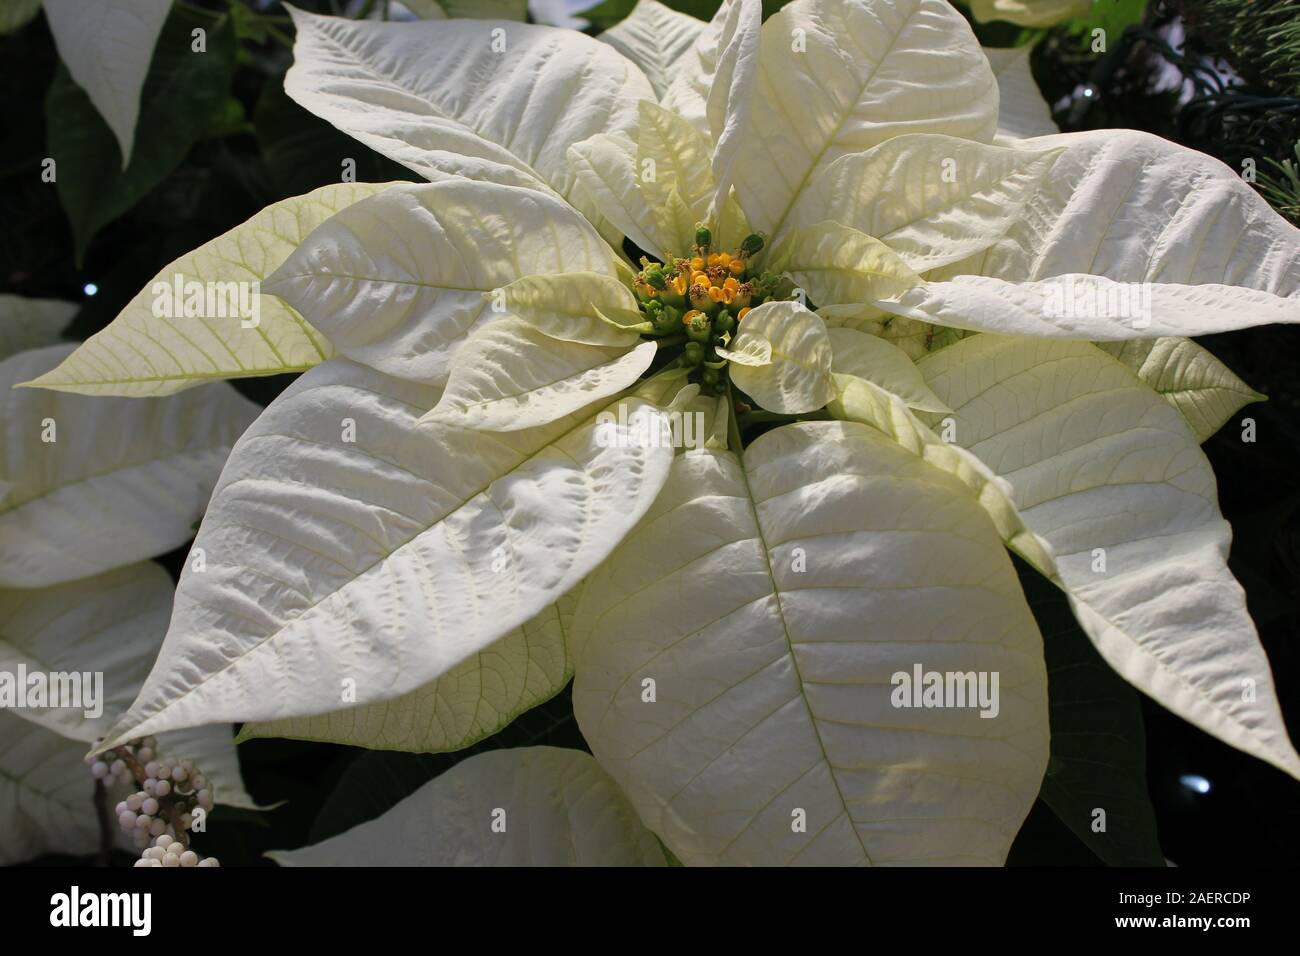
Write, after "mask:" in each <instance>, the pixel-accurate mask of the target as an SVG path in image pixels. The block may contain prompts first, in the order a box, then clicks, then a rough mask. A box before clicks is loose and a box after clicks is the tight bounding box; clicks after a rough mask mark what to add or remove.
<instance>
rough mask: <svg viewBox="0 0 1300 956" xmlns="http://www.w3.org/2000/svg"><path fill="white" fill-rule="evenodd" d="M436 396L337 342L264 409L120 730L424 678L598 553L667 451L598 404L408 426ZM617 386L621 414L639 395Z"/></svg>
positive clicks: (658, 477)
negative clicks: (477, 426) (488, 429)
mask: <svg viewBox="0 0 1300 956" xmlns="http://www.w3.org/2000/svg"><path fill="white" fill-rule="evenodd" d="M437 398H438V392H437V390H436V389H433V388H429V387H427V386H421V385H419V384H417V383H413V382H407V381H402V380H398V379H393V378H389V377H386V376H384V375H382V374H380V373H378V372H375V371H373V370H371V369H368V368H366V367H364V366H361V365H357V364H355V363H352V362H349V361H347V360H343V359H335V360H333V361H331V362H328V363H325V364H324V365H321V366H318V367H317V368H315V369H313V370H312V371H311V372H308V373H307V374H305V375H303V376H302V377H301V378H299V379H298V380H297V381H296V382H294V384H293V385H291V386H290V387H289V388H288V389H287V390H286V391H285V392H284V393H283V394H281V396H280V397H279V398H277V399H276V400H275V402H273V403H272V404H271V405H270V406H269V407H268V408H267V410H266V412H265V413H264V414H263V415H262V417H261V418H259V419H258V421H257V422H256V423H255V424H254V425H253V426H252V427H251V428H250V429H249V430H248V432H247V433H246V434H245V435H244V437H243V438H242V439H241V440H240V442H239V443H238V444H237V445H236V447H235V449H234V450H233V452H232V454H231V458H230V462H229V463H228V464H227V466H226V469H225V471H224V472H223V473H222V477H221V481H220V482H219V483H218V486H217V488H216V490H215V491H214V493H213V497H212V503H211V505H210V506H209V508H208V511H207V514H206V515H205V517H204V521H203V525H202V526H201V527H200V528H199V533H198V537H197V539H196V541H195V549H196V550H197V549H199V548H201V549H203V556H204V559H205V562H206V564H205V568H204V570H202V571H198V570H196V569H195V565H194V562H193V561H191V562H190V563H189V564H188V565H187V567H186V569H185V571H184V573H183V574H182V576H181V580H180V584H179V587H178V589H177V594H176V608H175V611H174V613H173V615H172V621H171V628H170V630H169V632H168V635H167V640H166V642H165V643H164V645H163V649H162V652H161V654H160V655H159V658H158V663H157V665H156V666H155V668H154V670H153V672H152V673H151V674H150V675H149V679H148V680H147V681H146V682H145V685H144V688H143V690H142V691H141V693H140V696H139V698H138V699H137V700H136V702H135V704H134V705H133V706H132V709H131V712H130V713H129V714H128V715H127V716H126V717H124V718H123V719H122V721H121V722H120V723H119V724H118V726H117V727H116V728H115V729H114V732H113V735H114V738H115V739H129V738H133V737H137V736H140V735H142V734H148V733H153V732H156V731H160V730H169V729H176V728H183V727H189V726H195V725H198V724H204V723H212V722H215V721H222V720H230V719H235V718H237V719H239V720H241V721H259V720H260V721H267V720H276V719H281V718H288V717H303V716H310V715H313V714H322V713H328V712H330V711H335V710H338V709H340V707H342V706H344V705H345V704H353V703H355V704H370V703H376V702H379V701H383V700H388V699H392V698H394V697H400V696H401V695H402V694H405V693H407V692H408V691H411V690H414V689H415V688H417V687H421V686H423V685H425V684H427V683H429V682H430V681H431V680H434V679H435V678H437V677H440V676H441V675H443V674H445V673H446V672H447V671H449V670H451V669H452V668H453V667H455V666H456V665H458V664H460V663H461V662H462V661H464V660H465V659H466V658H469V657H471V656H473V655H474V654H476V653H478V652H480V651H482V650H484V649H485V648H486V647H488V646H489V645H490V644H492V643H494V642H495V641H496V640H498V639H499V638H501V637H502V636H504V635H506V634H508V633H509V632H510V631H512V630H514V629H515V628H517V627H519V626H520V625H522V624H523V623H524V622H525V621H528V620H530V619H531V618H533V617H534V616H536V615H537V614H538V613H539V612H541V611H542V610H543V609H544V608H545V607H546V606H547V605H549V604H552V603H554V601H555V600H556V599H557V598H558V597H559V596H560V595H562V594H564V593H565V592H567V591H568V590H569V589H570V588H572V587H573V586H574V585H575V584H576V583H577V582H578V581H579V580H580V579H581V578H582V577H583V576H584V575H586V574H587V573H588V572H589V571H590V570H591V569H592V568H593V567H595V566H596V564H598V563H599V562H600V561H601V560H603V558H604V557H605V556H606V555H607V554H608V553H609V552H610V550H612V549H613V547H614V545H615V544H617V543H618V541H619V540H620V539H621V538H622V537H623V535H624V534H625V533H626V531H627V530H628V528H630V527H631V526H632V525H633V524H634V523H635V522H636V520H637V518H638V517H640V515H641V514H642V513H644V511H645V509H646V508H648V507H649V505H650V502H651V501H652V500H653V499H654V497H655V495H656V494H657V492H658V489H659V487H660V486H661V485H662V483H663V481H664V478H665V475H666V471H667V468H668V463H669V460H670V459H671V458H672V449H671V448H661V447H643V446H641V445H638V444H636V443H635V442H632V441H623V440H621V438H623V437H626V436H625V434H624V433H625V432H626V431H627V429H626V428H620V427H618V426H616V427H615V433H614V434H613V435H612V436H610V438H611V440H610V441H608V442H600V441H598V440H597V435H596V428H595V412H596V411H597V409H589V410H584V411H583V412H580V413H578V414H576V415H574V416H569V417H568V418H565V419H562V420H561V421H558V422H555V423H553V424H551V425H547V426H544V427H542V428H538V429H529V430H526V431H520V432H510V433H508V434H496V435H489V434H487V433H484V432H475V431H469V430H465V429H460V428H455V427H450V426H440V425H426V426H420V427H417V424H416V422H417V420H418V419H419V418H420V416H421V415H423V414H424V412H425V411H427V410H428V409H429V408H431V407H432V406H434V405H435V404H437ZM627 401H628V402H629V413H630V414H629V419H630V418H631V417H632V413H635V412H637V410H638V409H640V408H644V407H645V403H643V402H636V401H634V400H630V399H629V400H627ZM629 427H630V425H629ZM349 691H351V692H352V693H353V696H352V697H351V699H349V698H348V697H345V696H344V695H345V693H348V692H349Z"/></svg>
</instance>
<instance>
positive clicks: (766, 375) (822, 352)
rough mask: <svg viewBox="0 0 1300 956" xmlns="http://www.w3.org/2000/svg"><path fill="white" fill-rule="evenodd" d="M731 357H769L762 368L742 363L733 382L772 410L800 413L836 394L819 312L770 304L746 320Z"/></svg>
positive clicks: (790, 304) (828, 343)
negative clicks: (757, 355)
mask: <svg viewBox="0 0 1300 956" xmlns="http://www.w3.org/2000/svg"><path fill="white" fill-rule="evenodd" d="M729 351H730V352H732V353H740V354H742V355H744V354H750V355H753V354H766V355H768V356H769V360H768V361H767V362H765V363H762V364H749V363H746V362H743V361H742V362H737V363H735V364H734V365H732V367H731V380H732V381H733V382H735V384H736V386H737V387H738V388H741V389H743V390H744V391H745V392H748V393H749V395H751V396H752V397H753V398H754V399H755V400H756V401H757V402H758V404H759V405H761V406H763V408H766V409H767V410H768V411H772V412H782V413H784V414H788V415H797V414H800V413H802V412H810V411H812V410H814V409H817V408H821V407H822V406H823V405H825V404H826V403H827V402H829V401H830V400H831V399H832V398H833V397H834V396H835V390H834V388H833V387H832V385H831V341H830V338H829V337H828V336H827V334H826V324H825V323H824V322H822V320H821V319H820V318H819V317H818V316H817V313H816V312H812V311H810V310H809V309H806V308H804V307H803V306H802V305H799V304H798V303H797V302H765V303H763V304H762V305H760V306H758V307H757V308H755V309H753V310H752V311H751V312H750V313H749V314H748V315H746V316H745V318H744V319H743V320H742V321H741V323H740V326H739V328H738V329H737V330H736V337H735V338H734V339H732V341H731V346H730V349H729Z"/></svg>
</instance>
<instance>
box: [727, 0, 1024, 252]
mask: <svg viewBox="0 0 1300 956" xmlns="http://www.w3.org/2000/svg"><path fill="white" fill-rule="evenodd" d="M997 108H998V91H997V81H996V80H995V79H994V77H993V72H992V70H991V69H990V68H989V64H988V60H987V59H986V58H985V56H984V54H983V53H982V52H981V51H980V47H979V43H978V41H977V40H976V39H975V35H974V34H973V33H972V32H971V29H970V26H969V25H968V24H967V23H966V21H965V19H963V18H962V16H961V14H959V13H958V12H957V11H956V10H954V9H953V8H952V7H951V6H950V5H949V4H948V3H946V2H944V0H897V2H885V0H795V2H794V3H791V4H788V5H787V6H785V7H784V8H782V9H781V11H780V12H779V13H777V14H775V15H774V16H773V17H772V18H771V19H769V20H768V21H767V23H765V24H764V25H763V30H762V43H761V52H760V56H759V70H758V77H757V79H756V81H755V89H754V104H753V118H752V122H751V123H750V126H749V134H748V135H747V136H746V137H745V143H744V145H743V146H742V148H741V151H740V158H739V160H738V162H737V166H736V183H735V185H736V192H737V194H738V195H739V197H740V205H741V208H743V209H744V211H745V215H746V216H747V217H748V219H749V222H750V224H751V225H752V226H753V227H754V228H756V229H761V230H763V231H764V232H767V233H768V234H769V235H770V236H771V237H772V239H773V240H779V239H780V238H781V235H782V233H783V231H784V229H785V227H786V220H787V218H788V216H789V213H790V210H791V208H792V207H793V205H794V204H795V202H796V201H797V200H798V198H799V195H800V194H801V193H802V192H803V191H804V189H805V188H807V186H808V184H809V183H810V182H811V181H812V179H813V177H814V176H815V175H816V174H817V173H819V172H820V171H821V170H823V169H825V168H827V167H828V166H830V164H831V163H833V162H834V161H835V160H837V159H839V158H840V157H841V156H844V155H847V154H849V153H859V152H862V151H863V150H866V149H870V148H871V147H872V146H876V145H878V144H879V143H882V142H884V141H885V140H887V139H889V138H891V137H893V136H897V135H899V134H901V133H947V134H948V135H951V136H958V137H962V138H966V139H976V140H981V141H988V140H991V139H992V138H993V134H994V132H995V130H996V127H997Z"/></svg>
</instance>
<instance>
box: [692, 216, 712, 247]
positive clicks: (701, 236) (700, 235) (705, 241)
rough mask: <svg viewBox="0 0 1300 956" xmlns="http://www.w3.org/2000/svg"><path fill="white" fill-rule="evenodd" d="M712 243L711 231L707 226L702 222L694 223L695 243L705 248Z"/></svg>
mask: <svg viewBox="0 0 1300 956" xmlns="http://www.w3.org/2000/svg"><path fill="white" fill-rule="evenodd" d="M712 243H713V233H712V232H710V231H709V227H708V226H706V225H704V223H702V222H697V223H696V224H695V244H696V245H697V246H699V247H700V248H701V249H707V248H708V247H709V246H710V245H711V244H712Z"/></svg>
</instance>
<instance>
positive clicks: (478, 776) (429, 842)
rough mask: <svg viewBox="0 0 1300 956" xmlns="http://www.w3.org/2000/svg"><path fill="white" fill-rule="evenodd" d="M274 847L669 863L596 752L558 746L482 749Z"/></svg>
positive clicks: (427, 859)
mask: <svg viewBox="0 0 1300 956" xmlns="http://www.w3.org/2000/svg"><path fill="white" fill-rule="evenodd" d="M494 826H495V827H501V826H504V830H499V829H494ZM267 855H268V856H270V857H271V859H273V860H275V861H276V862H277V863H279V864H280V865H281V866H663V865H664V864H665V860H664V854H663V850H661V849H660V848H659V843H658V841H657V840H656V839H655V836H654V834H653V833H651V832H650V831H649V830H647V829H646V828H645V826H644V825H643V824H642V823H641V821H640V820H638V819H637V816H636V812H635V811H634V810H633V809H632V807H631V806H630V805H629V804H628V801H627V798H626V797H624V796H623V794H621V793H620V792H619V790H618V787H616V786H615V785H614V783H613V781H611V780H610V779H609V776H608V775H607V774H606V773H605V771H603V770H602V769H601V768H600V766H599V765H598V764H597V763H596V761H594V760H593V759H592V758H591V756H590V755H588V754H585V753H583V752H582V751H580V750H563V749H560V748H558V747H525V748H521V749H518V750H494V751H490V752H489V753H483V754H478V755H476V756H473V757H470V758H469V759H467V760H462V761H461V762H460V763H458V764H456V766H454V767H452V768H451V769H450V770H448V771H447V772H446V773H444V774H442V775H441V776H439V777H435V778H434V779H433V780H431V781H429V782H428V783H426V784H425V785H424V786H423V787H421V788H420V789H419V790H417V791H415V793H413V794H411V795H410V796H409V797H407V798H406V799H405V800H403V801H402V802H401V803H399V804H397V806H395V807H393V808H392V809H391V810H389V811H388V812H387V813H385V814H384V815H383V816H381V817H379V818H378V819H376V820H371V821H370V822H368V823H363V824H361V825H360V826H357V827H353V828H352V829H351V830H348V831H347V832H346V833H342V834H339V835H338V836H336V837H331V838H330V839H328V840H325V841H323V842H321V843H317V844H316V845H314V846H308V847H303V848H302V849H300V850H276V851H274V852H272V853H269V854H267Z"/></svg>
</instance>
